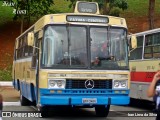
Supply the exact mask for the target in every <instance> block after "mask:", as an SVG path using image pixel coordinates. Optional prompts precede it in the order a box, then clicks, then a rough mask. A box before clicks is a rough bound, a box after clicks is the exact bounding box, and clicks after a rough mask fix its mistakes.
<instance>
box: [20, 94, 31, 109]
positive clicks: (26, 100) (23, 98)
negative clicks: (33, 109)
mask: <svg viewBox="0 0 160 120" xmlns="http://www.w3.org/2000/svg"><path fill="white" fill-rule="evenodd" d="M20 102H21V106H29V105H30V101H29V100H28V99H27V98H25V97H24V96H23V95H22V94H21V95H20Z"/></svg>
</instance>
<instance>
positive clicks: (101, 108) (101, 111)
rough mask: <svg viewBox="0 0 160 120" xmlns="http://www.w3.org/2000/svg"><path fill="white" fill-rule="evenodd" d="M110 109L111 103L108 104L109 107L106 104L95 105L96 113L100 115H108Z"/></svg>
mask: <svg viewBox="0 0 160 120" xmlns="http://www.w3.org/2000/svg"><path fill="white" fill-rule="evenodd" d="M109 109H110V105H107V107H105V105H99V106H96V107H95V111H96V115H97V116H98V117H107V116H108V113H109Z"/></svg>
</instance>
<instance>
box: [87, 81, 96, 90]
mask: <svg viewBox="0 0 160 120" xmlns="http://www.w3.org/2000/svg"><path fill="white" fill-rule="evenodd" d="M85 87H86V88H87V89H92V88H94V81H93V80H86V81H85Z"/></svg>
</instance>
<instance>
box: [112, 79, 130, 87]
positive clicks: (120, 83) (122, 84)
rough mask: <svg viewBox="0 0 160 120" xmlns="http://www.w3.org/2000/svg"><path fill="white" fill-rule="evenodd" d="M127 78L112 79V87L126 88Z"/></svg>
mask: <svg viewBox="0 0 160 120" xmlns="http://www.w3.org/2000/svg"><path fill="white" fill-rule="evenodd" d="M127 87H128V86H127V80H113V83H112V88H113V89H127Z"/></svg>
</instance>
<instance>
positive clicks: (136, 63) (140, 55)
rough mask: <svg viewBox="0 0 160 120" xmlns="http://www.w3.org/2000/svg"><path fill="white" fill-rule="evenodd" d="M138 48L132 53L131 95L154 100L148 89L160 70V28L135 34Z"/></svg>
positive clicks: (130, 64) (130, 62) (130, 63)
mask: <svg viewBox="0 0 160 120" xmlns="http://www.w3.org/2000/svg"><path fill="white" fill-rule="evenodd" d="M134 35H135V36H136V37H137V48H136V49H133V50H132V51H131V53H130V58H129V59H130V60H129V66H130V71H131V88H130V97H131V98H136V99H142V100H147V101H153V99H152V98H148V97H147V89H148V87H149V84H150V82H151V81H152V79H153V76H154V74H155V72H157V71H158V70H160V28H158V29H153V30H148V31H144V32H140V33H136V34H134Z"/></svg>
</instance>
